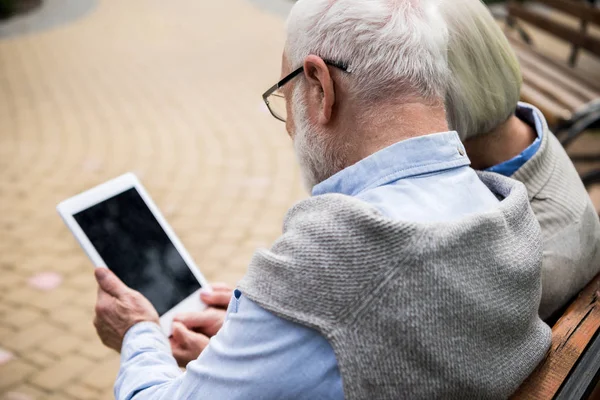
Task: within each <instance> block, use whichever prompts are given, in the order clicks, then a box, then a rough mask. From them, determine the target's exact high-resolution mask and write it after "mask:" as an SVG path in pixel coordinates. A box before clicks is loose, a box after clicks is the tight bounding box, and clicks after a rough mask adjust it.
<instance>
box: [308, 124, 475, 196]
mask: <svg viewBox="0 0 600 400" xmlns="http://www.w3.org/2000/svg"><path fill="white" fill-rule="evenodd" d="M470 163H471V162H470V161H469V158H468V157H467V155H466V152H465V148H464V146H463V144H462V143H461V141H460V138H459V137H458V134H457V133H456V132H455V131H451V132H442V133H434V134H431V135H425V136H419V137H415V138H411V139H407V140H403V141H401V142H398V143H395V144H393V145H391V146H388V147H386V148H384V149H382V150H380V151H378V152H376V153H374V154H372V155H370V156H369V157H367V158H364V159H362V160H360V161H359V162H357V163H356V164H354V165H351V166H349V167H347V168H345V169H343V170H341V171H340V172H338V173H337V174H335V175H333V176H331V177H330V178H328V179H326V180H325V181H323V182H321V183H319V184H318V185H316V186H315V187H314V188H313V190H312V194H313V196H318V195H322V194H326V193H341V194H345V195H348V196H355V195H357V194H358V193H360V192H362V191H364V190H367V189H372V188H374V187H377V186H382V185H385V184H388V183H391V182H395V181H397V180H399V179H403V178H407V177H412V176H417V175H423V174H428V173H434V172H440V171H443V170H447V169H451V168H457V167H462V166H466V165H469V164H470Z"/></svg>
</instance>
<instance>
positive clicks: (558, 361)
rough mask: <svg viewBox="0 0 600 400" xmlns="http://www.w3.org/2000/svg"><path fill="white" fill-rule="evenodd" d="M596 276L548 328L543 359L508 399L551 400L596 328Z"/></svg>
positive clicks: (599, 322)
mask: <svg viewBox="0 0 600 400" xmlns="http://www.w3.org/2000/svg"><path fill="white" fill-rule="evenodd" d="M599 290H600V275H598V276H596V278H594V280H592V282H591V283H590V284H588V286H587V287H586V288H585V289H584V290H583V291H582V292H581V293H580V294H579V296H578V297H577V299H576V300H575V301H574V302H573V303H572V304H571V305H570V306H569V308H568V309H567V311H566V312H565V314H564V315H563V316H562V317H561V318H560V319H559V320H558V321H557V322H556V324H555V325H554V327H553V328H552V346H551V347H550V350H549V351H548V354H547V355H546V358H545V359H544V360H543V361H542V362H541V363H540V365H539V366H538V367H537V368H536V370H535V371H534V372H533V373H532V374H531V376H529V378H527V380H526V381H525V382H523V384H522V385H521V387H520V388H519V389H518V390H517V392H516V393H515V394H514V395H513V396H512V399H552V398H553V397H554V395H555V394H556V393H557V392H558V390H559V389H560V386H561V384H562V382H563V381H564V380H565V379H566V378H567V377H568V375H569V373H570V372H571V370H572V369H573V367H574V365H575V363H576V362H577V360H578V359H579V357H580V356H581V354H582V353H583V351H584V350H585V348H586V346H587V345H588V343H589V342H590V340H591V339H592V338H593V337H594V335H595V333H596V331H597V330H598V328H599V327H600V301H599V299H598V298H599V295H600V293H599V292H598V291H599Z"/></svg>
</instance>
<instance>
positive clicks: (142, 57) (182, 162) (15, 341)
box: [0, 0, 304, 400]
mask: <svg viewBox="0 0 600 400" xmlns="http://www.w3.org/2000/svg"><path fill="white" fill-rule="evenodd" d="M70 3H73V2H72V1H69V2H65V1H48V3H47V5H46V6H47V7H48V6H50V5H52V6H54V7H61V6H65V5H69V4H70ZM89 3H92V2H89ZM94 3H97V4H94V7H92V8H91V9H90V10H88V11H87V12H86V13H80V14H83V15H80V16H79V17H78V18H75V19H70V20H68V21H65V22H64V24H62V25H56V24H49V25H48V26H47V27H46V29H44V30H36V29H33V32H31V33H27V32H28V31H27V29H25V28H26V26H25V28H24V27H23V26H24V25H27V24H25V23H23V22H20V25H19V26H20V29H21V31H20V32H19V35H13V36H7V35H5V36H4V37H2V36H0V399H61V400H70V399H110V398H112V384H113V381H114V378H115V375H116V371H117V367H118V357H117V355H116V353H114V352H111V351H108V350H106V349H104V348H103V346H102V345H101V344H100V342H99V340H98V339H97V338H96V336H95V332H94V330H93V326H92V310H93V303H94V300H95V293H96V287H95V284H94V281H93V276H92V266H91V264H90V262H89V261H88V259H87V258H86V257H85V255H84V253H83V252H82V251H81V249H80V248H79V247H78V245H77V244H76V242H75V240H74V239H73V238H72V236H71V235H70V233H69V232H68V230H67V229H66V228H65V226H64V225H63V223H62V222H61V220H60V218H59V217H58V215H57V214H56V212H55V206H56V204H57V203H58V202H60V201H61V200H63V199H65V198H67V197H70V196H72V195H74V194H76V193H78V192H80V191H82V190H85V189H87V188H89V187H91V186H93V185H96V184H98V183H101V182H103V181H105V180H107V179H109V178H112V177H114V176H117V175H119V174H121V173H123V172H126V171H135V172H136V173H137V174H138V176H139V177H140V178H141V179H142V181H143V183H144V184H145V185H146V187H147V188H148V190H149V192H150V193H151V195H152V196H153V197H154V199H155V201H156V202H157V204H158V205H159V207H160V208H161V209H162V210H163V211H164V213H165V214H166V215H167V218H168V220H169V221H170V222H171V224H172V226H173V227H174V229H175V231H176V232H177V233H178V234H179V235H180V237H181V239H182V241H183V242H184V244H185V245H186V247H187V248H188V249H189V250H190V252H191V254H192V256H193V257H194V259H195V260H196V262H197V263H198V265H199V266H200V268H201V270H202V271H203V272H204V273H205V275H206V276H207V277H208V278H209V279H210V280H213V281H214V280H221V281H225V282H229V283H231V284H233V283H235V282H236V281H237V280H238V279H239V278H240V277H241V276H242V274H243V272H244V270H245V268H246V265H247V262H248V260H249V258H250V256H251V254H252V252H253V250H254V249H255V248H256V247H257V246H260V245H266V244H269V243H270V242H271V241H272V240H273V239H274V238H276V237H277V236H278V233H279V232H280V227H281V221H282V218H283V215H284V213H285V211H286V210H287V209H288V207H289V206H290V205H291V204H292V203H293V202H294V201H296V200H297V199H299V198H301V197H302V196H304V192H303V189H302V188H301V184H300V180H299V175H298V171H297V168H296V166H295V162H294V156H293V151H292V147H291V144H290V142H289V139H288V137H287V135H286V133H285V129H284V126H283V124H282V123H279V122H278V121H276V120H274V119H273V118H272V117H271V116H270V115H269V114H268V111H266V110H265V109H264V107H263V106H262V99H261V94H262V93H263V92H264V90H266V89H267V88H268V87H269V86H271V85H272V84H273V83H274V82H275V81H276V80H277V79H278V77H279V66H280V60H281V49H282V46H283V39H284V31H283V19H282V18H281V15H279V14H271V13H269V12H267V11H266V10H264V9H263V8H261V7H262V5H261V4H255V3H252V2H249V1H246V0H228V1H197V0H175V1H168V2H167V1H159V0H150V1H148V0H128V1H112V0H103V1H97V2H94ZM47 11H49V10H47ZM54 11H55V12H52V13H51V14H52V15H57V14H61V13H62V12H63V11H64V12H65V13H67V14H68V15H72V14H74V13H72V12H71V13H69V12H68V10H54ZM28 18H31V17H28ZM33 28H35V27H33ZM8 358H12V360H11V361H8V362H7V359H8ZM19 394H20V395H22V397H19ZM27 396H29V397H27Z"/></svg>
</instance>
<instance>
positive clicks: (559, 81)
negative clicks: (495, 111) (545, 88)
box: [515, 48, 600, 103]
mask: <svg viewBox="0 0 600 400" xmlns="http://www.w3.org/2000/svg"><path fill="white" fill-rule="evenodd" d="M515 50H516V53H517V57H518V58H519V61H520V62H521V66H522V68H529V69H532V70H534V71H538V72H539V73H540V74H543V75H544V76H546V77H547V78H548V79H550V80H551V81H552V82H554V83H555V84H556V85H560V86H562V87H564V88H565V89H566V90H569V91H571V92H572V93H574V94H575V95H576V96H578V97H580V98H581V99H582V100H583V101H584V102H586V103H587V102H590V101H592V100H596V99H599V98H600V92H597V91H594V90H593V89H591V88H589V87H588V86H585V83H583V82H581V81H578V80H576V79H575V77H574V76H572V75H566V74H565V73H564V72H563V71H562V70H560V69H557V68H556V67H554V66H553V65H552V64H548V63H546V62H544V60H543V59H542V58H540V57H539V56H538V55H537V54H536V53H534V52H533V51H531V50H528V49H517V48H515Z"/></svg>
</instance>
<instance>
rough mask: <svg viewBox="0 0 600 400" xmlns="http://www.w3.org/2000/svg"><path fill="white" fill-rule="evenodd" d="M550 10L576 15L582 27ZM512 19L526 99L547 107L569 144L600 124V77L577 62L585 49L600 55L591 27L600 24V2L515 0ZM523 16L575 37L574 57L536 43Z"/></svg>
mask: <svg viewBox="0 0 600 400" xmlns="http://www.w3.org/2000/svg"><path fill="white" fill-rule="evenodd" d="M540 5H542V6H545V8H540V7H539V6H540ZM549 11H552V15H554V16H556V15H560V14H562V15H563V16H564V15H567V16H570V18H571V19H573V18H575V19H576V20H577V21H578V23H579V27H578V28H576V27H573V26H572V25H569V24H568V23H566V22H564V21H560V20H558V19H556V18H555V17H552V16H551V15H550V14H549ZM506 22H507V27H508V29H507V37H508V38H509V40H510V42H511V44H512V46H513V48H514V49H515V52H516V54H517V57H518V58H519V61H520V63H521V69H522V73H523V87H522V91H521V98H522V99H523V101H526V102H528V103H531V104H533V105H535V106H536V107H538V108H539V109H540V110H541V111H542V112H543V113H544V115H545V116H546V119H547V120H548V123H549V125H550V127H551V129H553V130H554V133H555V134H556V135H557V136H558V137H559V139H560V140H561V142H562V143H563V145H564V146H566V145H568V144H569V143H571V142H572V141H573V140H574V139H575V138H576V137H577V136H578V135H579V134H580V133H581V132H583V131H584V130H586V129H588V128H591V127H595V126H599V125H600V79H598V78H597V77H596V78H594V77H592V76H590V75H589V74H585V73H582V72H581V71H578V70H576V69H574V67H575V64H576V63H577V59H578V55H579V53H580V51H582V50H585V51H587V52H589V53H590V54H592V55H594V56H596V57H598V58H599V60H600V36H596V35H593V34H591V33H590V27H591V26H597V27H600V8H597V6H596V5H595V4H593V2H590V1H589V0H537V1H532V0H520V1H518V0H510V1H508V4H507V17H506ZM523 22H525V23H528V24H530V25H532V26H535V27H537V28H539V29H542V30H544V31H545V32H547V33H550V34H552V35H554V36H556V37H558V38H559V39H562V40H563V41H566V42H567V43H569V44H570V46H571V55H570V57H569V60H568V61H565V62H561V61H559V60H555V59H553V58H550V57H548V56H547V55H545V54H544V53H543V52H541V51H540V49H538V48H536V46H535V43H533V41H532V40H531V36H530V35H529V34H528V33H527V31H526V30H525V28H524V27H523V24H522V23H523ZM598 76H600V73H598Z"/></svg>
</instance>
